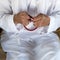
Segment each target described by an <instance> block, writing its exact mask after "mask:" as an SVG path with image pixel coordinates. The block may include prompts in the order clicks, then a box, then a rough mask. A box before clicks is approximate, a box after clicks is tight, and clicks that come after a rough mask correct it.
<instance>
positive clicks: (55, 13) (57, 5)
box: [48, 0, 60, 32]
mask: <svg viewBox="0 0 60 60" xmlns="http://www.w3.org/2000/svg"><path fill="white" fill-rule="evenodd" d="M49 17H50V25H49V29H48V32H52V31H55V30H56V29H57V28H59V27H60V0H56V1H55V2H54V6H53V7H52V10H51V14H50V16H49Z"/></svg>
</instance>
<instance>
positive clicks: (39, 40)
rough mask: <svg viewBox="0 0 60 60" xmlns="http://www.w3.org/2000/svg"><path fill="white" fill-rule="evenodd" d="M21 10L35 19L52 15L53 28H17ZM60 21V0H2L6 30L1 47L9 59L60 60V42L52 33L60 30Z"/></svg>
mask: <svg viewBox="0 0 60 60" xmlns="http://www.w3.org/2000/svg"><path fill="white" fill-rule="evenodd" d="M23 2H24V3H23ZM21 11H26V12H28V14H30V15H31V16H36V15H38V14H39V13H43V14H46V15H48V16H49V17H50V19H51V20H50V25H49V27H48V26H46V27H39V28H37V29H36V30H34V31H27V30H26V29H25V28H24V27H23V25H21V24H18V25H15V24H14V21H13V16H14V14H17V13H19V12H21ZM59 18H60V0H47V2H46V0H21V1H20V0H4V1H3V0H0V27H1V28H3V29H4V32H3V34H2V36H1V45H2V48H3V50H4V51H5V52H8V53H7V59H6V60H9V59H10V60H35V59H36V60H49V59H50V60H53V59H54V60H57V58H56V57H57V56H58V55H57V54H58V51H59V50H60V45H59V39H58V37H57V35H55V34H51V33H50V34H48V32H52V31H54V30H56V29H57V28H58V27H60V20H59ZM45 33H46V34H45ZM55 56H56V57H55ZM35 57H36V58H35Z"/></svg>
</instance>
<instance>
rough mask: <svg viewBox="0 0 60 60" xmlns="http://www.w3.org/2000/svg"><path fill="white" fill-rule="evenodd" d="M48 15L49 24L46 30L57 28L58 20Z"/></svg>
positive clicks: (50, 30)
mask: <svg viewBox="0 0 60 60" xmlns="http://www.w3.org/2000/svg"><path fill="white" fill-rule="evenodd" d="M49 17H50V24H49V28H48V32H52V31H55V30H56V29H57V28H58V26H59V25H58V21H56V19H55V17H53V16H49Z"/></svg>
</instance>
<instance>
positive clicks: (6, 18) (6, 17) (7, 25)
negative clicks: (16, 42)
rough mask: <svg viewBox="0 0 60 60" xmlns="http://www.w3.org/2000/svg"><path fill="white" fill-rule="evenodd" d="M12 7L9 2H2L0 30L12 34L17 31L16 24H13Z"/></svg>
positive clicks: (6, 0)
mask: <svg viewBox="0 0 60 60" xmlns="http://www.w3.org/2000/svg"><path fill="white" fill-rule="evenodd" d="M12 12H13V11H12V7H11V6H10V1H9V0H4V1H3V0H0V28H2V29H3V30H5V31H7V32H10V31H16V27H15V24H14V22H13V16H14V15H12Z"/></svg>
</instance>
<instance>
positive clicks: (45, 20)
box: [14, 11, 50, 27]
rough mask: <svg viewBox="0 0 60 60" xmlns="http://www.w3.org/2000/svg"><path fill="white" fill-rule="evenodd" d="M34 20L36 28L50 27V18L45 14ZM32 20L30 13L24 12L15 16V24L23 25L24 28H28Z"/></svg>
mask: <svg viewBox="0 0 60 60" xmlns="http://www.w3.org/2000/svg"><path fill="white" fill-rule="evenodd" d="M32 18H33V19H32V21H33V22H34V26H36V27H42V26H48V25H49V23H50V18H49V17H48V16H47V15H44V14H39V15H37V16H35V17H32ZM30 19H31V17H30V16H29V15H28V13H27V12H24V11H23V12H20V13H18V14H16V15H15V16H14V23H15V24H18V23H21V24H23V25H24V26H26V25H28V24H29V22H30V21H29V20H30Z"/></svg>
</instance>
